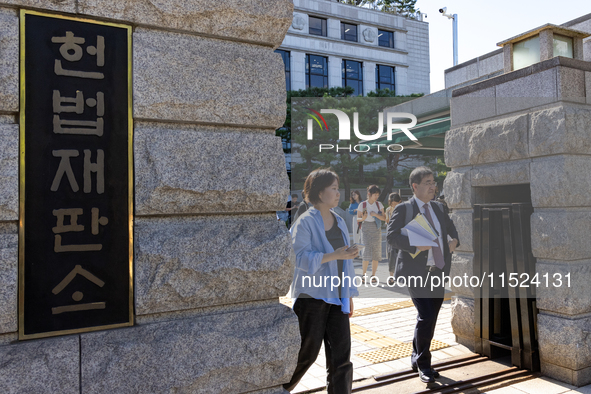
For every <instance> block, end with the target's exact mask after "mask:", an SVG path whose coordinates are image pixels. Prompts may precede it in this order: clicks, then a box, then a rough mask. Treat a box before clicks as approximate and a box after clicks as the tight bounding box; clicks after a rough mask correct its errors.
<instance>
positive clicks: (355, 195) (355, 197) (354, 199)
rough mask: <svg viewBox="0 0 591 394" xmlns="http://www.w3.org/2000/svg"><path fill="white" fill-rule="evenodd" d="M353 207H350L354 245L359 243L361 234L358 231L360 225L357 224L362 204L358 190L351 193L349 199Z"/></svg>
mask: <svg viewBox="0 0 591 394" xmlns="http://www.w3.org/2000/svg"><path fill="white" fill-rule="evenodd" d="M349 201H350V202H351V205H349V213H350V214H351V215H353V224H352V227H351V229H352V230H353V243H356V244H358V243H359V232H358V231H357V230H358V227H359V225H358V223H357V207H359V204H360V203H361V194H360V193H359V192H358V191H357V190H353V191H352V192H351V196H350V198H349Z"/></svg>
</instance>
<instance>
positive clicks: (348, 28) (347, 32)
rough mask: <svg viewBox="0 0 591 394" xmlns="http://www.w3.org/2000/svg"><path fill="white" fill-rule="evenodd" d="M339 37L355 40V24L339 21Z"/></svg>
mask: <svg viewBox="0 0 591 394" xmlns="http://www.w3.org/2000/svg"><path fill="white" fill-rule="evenodd" d="M341 39H342V40H346V41H355V42H357V25H352V24H350V23H345V22H341Z"/></svg>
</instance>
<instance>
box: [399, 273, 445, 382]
mask: <svg viewBox="0 0 591 394" xmlns="http://www.w3.org/2000/svg"><path fill="white" fill-rule="evenodd" d="M432 269H433V270H434V272H430V273H427V272H428V268H426V269H425V274H424V275H423V276H422V277H423V281H424V283H425V284H426V285H425V286H424V287H421V286H409V287H408V292H409V294H410V297H411V299H412V302H413V304H414V305H415V308H417V325H416V326H415V332H414V339H413V341H412V355H411V363H412V365H416V366H417V367H418V369H420V370H421V371H424V372H429V370H430V368H431V352H430V351H429V348H430V346H431V340H432V339H433V335H434V333H435V325H436V324H437V316H438V315H439V310H440V309H441V305H442V304H443V297H444V293H445V289H444V288H443V286H441V287H438V288H434V289H433V291H431V287H430V284H431V282H430V281H431V278H430V277H431V276H432V275H437V276H439V277H441V272H442V271H441V270H439V269H437V268H432Z"/></svg>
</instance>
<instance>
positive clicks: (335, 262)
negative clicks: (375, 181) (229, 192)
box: [283, 169, 359, 394]
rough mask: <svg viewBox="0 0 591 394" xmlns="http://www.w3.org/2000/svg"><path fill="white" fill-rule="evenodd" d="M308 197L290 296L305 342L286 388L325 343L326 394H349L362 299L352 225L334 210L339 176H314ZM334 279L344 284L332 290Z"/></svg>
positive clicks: (296, 237)
mask: <svg viewBox="0 0 591 394" xmlns="http://www.w3.org/2000/svg"><path fill="white" fill-rule="evenodd" d="M304 195H305V196H306V198H307V199H308V201H310V203H312V204H313V207H311V208H310V209H308V210H307V211H306V212H305V213H303V214H302V215H301V216H300V217H299V218H298V219H297V220H296V221H295V223H294V225H293V226H292V228H291V230H290V232H291V239H292V245H293V251H294V253H295V258H296V264H295V272H294V276H293V280H292V283H291V296H292V298H295V299H296V300H295V303H294V304H293V311H294V312H295V314H296V315H297V316H298V322H299V326H300V336H301V340H302V343H301V347H300V352H299V354H298V362H297V365H296V369H295V371H294V373H293V376H292V378H291V380H290V381H289V383H286V384H284V385H283V387H284V388H285V389H286V390H288V391H289V390H293V388H294V387H296V386H297V384H298V382H299V381H300V379H301V378H302V377H303V376H304V374H305V373H306V371H307V370H308V368H310V366H311V365H312V364H314V361H316V358H317V357H318V352H319V351H320V347H321V346H322V343H323V342H324V349H325V352H326V366H327V370H328V374H327V377H326V380H327V392H328V393H331V394H341V393H343V394H347V393H351V388H352V385H353V364H351V360H350V358H351V331H350V323H349V318H350V317H351V315H352V314H353V298H352V297H355V296H357V295H359V292H358V290H357V288H356V287H355V284H354V283H353V279H354V276H355V269H354V267H353V259H354V258H355V257H357V255H358V254H359V251H358V250H357V248H356V247H351V248H350V247H349V246H350V244H349V230H348V229H347V224H346V223H345V220H344V219H343V218H341V217H340V216H339V215H337V214H336V213H335V212H334V211H333V208H335V207H337V206H338V205H339V198H340V193H339V177H338V175H337V174H336V173H334V172H332V171H330V170H327V169H318V170H315V171H312V172H311V173H310V174H309V175H308V177H307V178H306V182H305V183H304ZM334 277H338V278H342V279H343V280H342V282H340V283H339V284H338V285H335V286H334V287H333V286H332V283H333V281H332V279H333V278H334ZM318 283H326V286H323V285H321V286H317V285H315V284H318Z"/></svg>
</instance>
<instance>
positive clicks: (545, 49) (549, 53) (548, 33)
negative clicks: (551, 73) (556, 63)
mask: <svg viewBox="0 0 591 394" xmlns="http://www.w3.org/2000/svg"><path fill="white" fill-rule="evenodd" d="M553 57H554V32H553V31H552V30H550V29H546V30H542V31H541V32H540V61H541V62H543V61H544V60H548V59H552V58H553Z"/></svg>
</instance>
